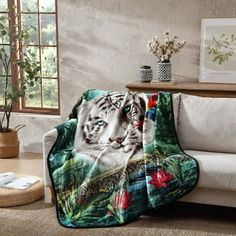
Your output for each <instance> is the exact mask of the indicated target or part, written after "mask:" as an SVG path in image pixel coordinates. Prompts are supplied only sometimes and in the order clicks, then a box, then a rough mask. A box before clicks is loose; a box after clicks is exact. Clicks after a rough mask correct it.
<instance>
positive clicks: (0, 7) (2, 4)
mask: <svg viewBox="0 0 236 236" xmlns="http://www.w3.org/2000/svg"><path fill="white" fill-rule="evenodd" d="M0 11H8V7H7V0H0Z"/></svg>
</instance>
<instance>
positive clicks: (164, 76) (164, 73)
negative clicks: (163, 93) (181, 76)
mask: <svg viewBox="0 0 236 236" xmlns="http://www.w3.org/2000/svg"><path fill="white" fill-rule="evenodd" d="M163 40H164V42H161V41H160V40H159V39H158V37H157V36H153V37H152V39H151V40H149V41H148V43H147V48H148V51H149V52H151V53H153V54H154V55H155V56H156V57H157V58H158V62H157V78H158V80H159V81H170V80H171V63H170V58H171V57H172V55H173V54H175V53H177V52H179V51H180V49H182V48H183V47H184V46H185V45H186V41H185V40H182V41H181V42H180V41H179V40H178V37H177V36H174V37H171V36H170V32H169V30H167V31H165V32H164V38H163Z"/></svg>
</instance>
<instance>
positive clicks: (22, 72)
mask: <svg viewBox="0 0 236 236" xmlns="http://www.w3.org/2000/svg"><path fill="white" fill-rule="evenodd" d="M11 11H12V13H13V14H11V18H10V17H9V16H8V17H5V16H2V17H0V18H1V19H0V40H1V43H2V44H1V45H0V62H1V63H2V66H3V71H4V77H3V78H4V92H3V93H4V94H3V95H2V97H3V102H1V104H0V158H5V157H15V156H17V155H18V154H19V141H18V134H17V131H18V130H19V129H20V128H21V127H22V126H21V125H19V126H17V127H15V128H11V126H10V118H11V114H12V111H13V109H14V107H15V105H16V104H17V103H18V102H19V98H22V97H24V96H25V93H26V90H27V88H28V87H32V86H34V85H35V83H37V82H40V80H39V72H40V63H39V62H37V61H36V55H35V54H34V53H32V52H31V50H30V49H29V50H26V51H25V52H24V53H20V48H22V47H23V46H24V43H25V41H26V40H27V39H29V37H30V34H29V32H30V30H29V28H25V27H24V29H21V27H19V26H18V24H12V27H11V28H9V27H8V25H9V22H10V21H14V22H20V13H18V14H17V13H16V12H15V7H14V6H13V7H12V9H11ZM13 18H14V19H13ZM6 38H8V39H11V40H10V47H9V48H10V50H9V51H7V48H6V45H4V44H3V42H4V41H5V40H6ZM12 39H14V40H12ZM11 69H14V70H16V71H17V73H16V75H15V76H16V78H12V81H14V82H11V81H10V70H11ZM29 97H32V95H29Z"/></svg>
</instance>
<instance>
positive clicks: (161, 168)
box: [48, 90, 199, 228]
mask: <svg viewBox="0 0 236 236" xmlns="http://www.w3.org/2000/svg"><path fill="white" fill-rule="evenodd" d="M172 106H173V105H172V95H171V94H169V93H162V92H160V93H159V94H152V95H148V94H144V93H131V92H127V93H120V92H114V91H100V90H89V91H86V92H85V93H84V94H83V96H82V98H81V99H80V101H79V102H78V103H77V104H76V106H75V107H74V109H73V112H72V114H71V115H70V119H69V120H67V121H66V122H65V123H64V124H62V125H60V126H58V127H57V130H58V138H57V141H56V143H55V144H54V146H53V147H52V149H51V151H50V153H49V156H48V168H49V173H50V177H51V181H52V185H53V189H54V191H55V196H56V206H57V215H58V220H59V222H60V223H61V224H62V225H63V226H66V227H74V228H76V227H105V226H115V225H120V224H123V223H126V222H129V221H131V220H132V219H134V218H135V217H138V216H140V215H141V214H143V213H144V212H145V211H146V210H149V209H152V208H157V207H160V206H162V205H164V204H167V203H170V202H172V201H174V200H176V199H179V198H180V197H182V196H183V195H185V194H187V193H188V192H190V191H191V190H192V189H193V188H194V187H195V185H196V183H197V181H198V172H199V170H198V163H197V161H196V160H195V159H193V158H191V157H190V156H188V155H187V154H185V153H184V152H183V150H182V149H181V147H180V145H179V143H178V139H177V136H176V131H175V125H174V114H173V107H172Z"/></svg>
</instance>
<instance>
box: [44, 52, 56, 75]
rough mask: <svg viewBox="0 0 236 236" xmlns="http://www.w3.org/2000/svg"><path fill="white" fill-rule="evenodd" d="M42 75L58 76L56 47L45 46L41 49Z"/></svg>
mask: <svg viewBox="0 0 236 236" xmlns="http://www.w3.org/2000/svg"><path fill="white" fill-rule="evenodd" d="M41 60H42V76H43V77H57V49H56V47H43V48H42V51H41Z"/></svg>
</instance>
